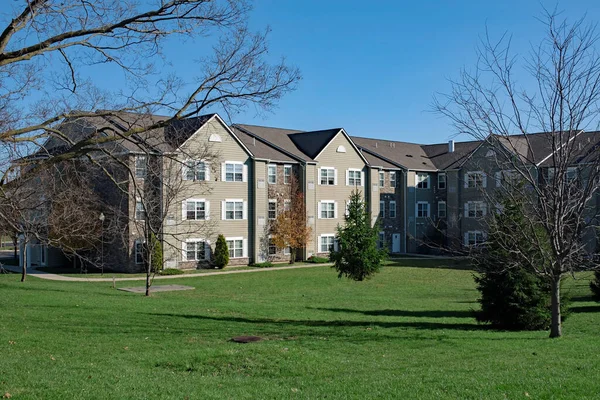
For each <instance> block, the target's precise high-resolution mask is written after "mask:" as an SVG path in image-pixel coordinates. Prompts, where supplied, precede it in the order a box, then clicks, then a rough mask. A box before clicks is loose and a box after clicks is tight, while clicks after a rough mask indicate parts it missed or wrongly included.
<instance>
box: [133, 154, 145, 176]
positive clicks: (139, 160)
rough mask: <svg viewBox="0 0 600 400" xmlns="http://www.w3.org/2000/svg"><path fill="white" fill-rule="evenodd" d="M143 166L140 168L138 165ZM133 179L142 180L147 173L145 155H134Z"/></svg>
mask: <svg viewBox="0 0 600 400" xmlns="http://www.w3.org/2000/svg"><path fill="white" fill-rule="evenodd" d="M142 160H143V164H142V166H140V163H142ZM134 162H135V177H136V178H138V179H144V178H145V177H146V174H147V173H148V157H146V156H145V155H136V156H135V160H134Z"/></svg>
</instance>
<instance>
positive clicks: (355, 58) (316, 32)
mask: <svg viewBox="0 0 600 400" xmlns="http://www.w3.org/2000/svg"><path fill="white" fill-rule="evenodd" d="M541 5H544V6H545V7H548V8H554V6H555V5H557V3H556V2H554V1H553V2H550V1H543V0H542V1H541V2H538V1H529V0H520V1H514V0H504V1H487V0H483V1H427V0H423V1H417V2H412V1H411V2H408V1H378V2H375V1H364V0H363V1H357V0H344V1H342V0H303V1H300V0H256V1H255V6H254V11H253V12H252V14H251V26H252V27H253V28H255V29H258V28H261V27H264V26H266V25H269V26H270V27H271V29H272V32H271V35H270V48H271V53H270V54H271V55H272V56H273V57H279V56H285V57H286V59H287V61H288V62H289V63H290V64H293V65H296V66H298V67H299V68H300V70H301V72H302V76H303V80H302V81H301V82H300V84H299V86H298V89H297V90H296V91H295V92H293V93H291V94H289V95H288V96H287V97H285V98H284V99H283V100H282V101H281V102H280V104H279V106H278V108H277V109H276V110H275V111H274V113H272V114H269V115H267V116H257V115H255V112H254V110H251V111H249V112H248V113H246V114H242V115H239V116H238V117H237V118H236V122H241V123H251V124H259V125H268V126H279V127H287V128H293V129H303V130H312V129H325V128H332V127H343V128H345V129H346V130H347V131H348V132H349V134H350V135H357V136H367V137H379V138H385V139H392V140H402V141H411V142H420V143H434V142H444V141H447V140H448V139H449V138H451V136H453V134H454V132H453V130H452V127H451V126H450V124H449V123H448V121H447V120H444V119H442V118H441V117H439V116H437V115H435V114H432V113H431V112H430V111H429V110H430V109H431V102H432V97H433V95H434V93H436V92H447V91H448V89H449V84H448V78H452V77H457V75H458V73H459V71H460V69H461V67H468V66H472V65H474V63H475V46H476V44H477V41H478V37H479V36H480V35H482V34H484V33H485V31H486V26H487V27H488V30H489V31H490V32H491V33H492V34H493V35H496V37H500V35H501V34H502V33H503V32H505V31H508V32H510V33H512V34H513V43H514V49H515V51H517V52H518V53H519V54H523V55H526V53H527V51H528V50H529V45H530V43H532V42H533V43H538V42H539V40H540V39H541V38H542V36H543V34H544V26H543V25H542V24H541V23H540V22H539V21H537V20H536V18H537V17H541V16H542V11H543V10H542V6H541ZM558 9H559V10H561V11H563V15H564V16H565V17H567V18H570V19H573V20H574V19H576V18H581V17H582V16H584V15H585V14H587V20H588V21H591V22H595V21H599V20H600V3H598V2H597V1H584V0H571V1H568V2H567V1H563V2H562V3H558ZM457 139H458V140H460V139H465V140H468V138H460V137H459V138H457Z"/></svg>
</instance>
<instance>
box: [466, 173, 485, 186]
mask: <svg viewBox="0 0 600 400" xmlns="http://www.w3.org/2000/svg"><path fill="white" fill-rule="evenodd" d="M466 175H467V176H466V178H465V187H466V188H482V187H485V186H486V179H485V174H484V173H483V172H467V174H466Z"/></svg>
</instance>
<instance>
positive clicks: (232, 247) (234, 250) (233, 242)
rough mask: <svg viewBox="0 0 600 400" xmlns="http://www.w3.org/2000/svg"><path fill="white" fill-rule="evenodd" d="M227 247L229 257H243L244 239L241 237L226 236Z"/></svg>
mask: <svg viewBox="0 0 600 400" xmlns="http://www.w3.org/2000/svg"><path fill="white" fill-rule="evenodd" d="M225 240H226V241H227V248H228V249H229V258H241V257H244V239H243V238H241V237H240V238H227V239H225Z"/></svg>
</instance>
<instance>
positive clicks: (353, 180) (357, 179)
mask: <svg viewBox="0 0 600 400" xmlns="http://www.w3.org/2000/svg"><path fill="white" fill-rule="evenodd" d="M347 174H348V182H347V185H348V186H361V185H362V179H361V178H362V177H361V175H362V171H360V170H356V169H349V170H348V171H347Z"/></svg>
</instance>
